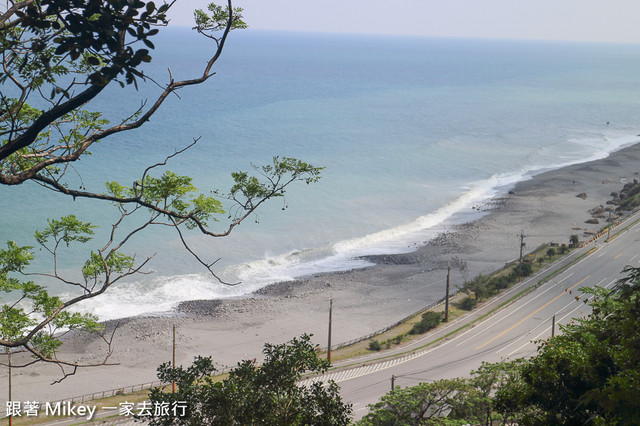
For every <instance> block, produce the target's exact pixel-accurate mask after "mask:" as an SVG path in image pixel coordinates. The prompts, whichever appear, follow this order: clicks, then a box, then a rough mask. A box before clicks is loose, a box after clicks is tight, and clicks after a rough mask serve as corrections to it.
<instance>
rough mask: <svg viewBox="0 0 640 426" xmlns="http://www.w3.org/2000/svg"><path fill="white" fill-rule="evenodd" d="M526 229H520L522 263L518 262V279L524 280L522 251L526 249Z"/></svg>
mask: <svg viewBox="0 0 640 426" xmlns="http://www.w3.org/2000/svg"><path fill="white" fill-rule="evenodd" d="M524 237H526V235H524V231H520V263H519V264H518V269H519V271H518V281H522V251H523V250H524V246H525V244H524Z"/></svg>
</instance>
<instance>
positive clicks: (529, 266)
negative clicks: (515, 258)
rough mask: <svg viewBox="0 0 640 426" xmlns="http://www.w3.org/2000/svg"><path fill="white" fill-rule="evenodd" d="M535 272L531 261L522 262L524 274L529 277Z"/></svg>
mask: <svg viewBox="0 0 640 426" xmlns="http://www.w3.org/2000/svg"><path fill="white" fill-rule="evenodd" d="M531 274H533V265H532V264H531V263H523V264H522V276H523V277H528V276H529V275H531Z"/></svg>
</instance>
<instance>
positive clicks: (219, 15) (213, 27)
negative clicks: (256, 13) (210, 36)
mask: <svg viewBox="0 0 640 426" xmlns="http://www.w3.org/2000/svg"><path fill="white" fill-rule="evenodd" d="M207 10H208V11H209V13H207V12H205V11H203V10H202V9H197V10H196V11H195V12H194V13H193V18H194V20H195V23H196V26H195V27H194V29H196V30H198V31H200V32H205V31H208V32H216V31H222V30H224V29H225V28H226V27H227V25H228V23H229V6H225V7H222V6H219V5H216V4H215V3H209V5H208V6H207ZM242 11H243V9H242V8H241V7H234V8H233V14H232V21H231V30H239V29H244V28H247V24H246V23H245V22H244V21H243V20H242Z"/></svg>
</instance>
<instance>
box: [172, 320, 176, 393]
mask: <svg viewBox="0 0 640 426" xmlns="http://www.w3.org/2000/svg"><path fill="white" fill-rule="evenodd" d="M171 366H172V367H173V369H174V370H175V368H176V325H175V324H173V359H172V361H171ZM171 392H172V393H176V381H175V380H174V381H173V382H172V383H171Z"/></svg>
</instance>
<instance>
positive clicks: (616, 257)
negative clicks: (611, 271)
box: [614, 253, 622, 259]
mask: <svg viewBox="0 0 640 426" xmlns="http://www.w3.org/2000/svg"><path fill="white" fill-rule="evenodd" d="M620 256H622V253H620V254H618V255H617V256H616V257H614V259H617V258H619V257H620Z"/></svg>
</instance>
